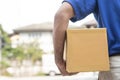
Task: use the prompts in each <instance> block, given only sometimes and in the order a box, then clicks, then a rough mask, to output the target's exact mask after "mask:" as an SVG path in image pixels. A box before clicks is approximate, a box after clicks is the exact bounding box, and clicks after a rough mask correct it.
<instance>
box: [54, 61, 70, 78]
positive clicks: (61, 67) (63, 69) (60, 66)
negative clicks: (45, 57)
mask: <svg viewBox="0 0 120 80" xmlns="http://www.w3.org/2000/svg"><path fill="white" fill-rule="evenodd" d="M56 64H57V67H58V69H59V70H60V72H61V74H62V75H63V76H68V75H70V74H69V73H68V72H67V71H66V62H65V61H63V62H61V63H59V62H58V63H56Z"/></svg>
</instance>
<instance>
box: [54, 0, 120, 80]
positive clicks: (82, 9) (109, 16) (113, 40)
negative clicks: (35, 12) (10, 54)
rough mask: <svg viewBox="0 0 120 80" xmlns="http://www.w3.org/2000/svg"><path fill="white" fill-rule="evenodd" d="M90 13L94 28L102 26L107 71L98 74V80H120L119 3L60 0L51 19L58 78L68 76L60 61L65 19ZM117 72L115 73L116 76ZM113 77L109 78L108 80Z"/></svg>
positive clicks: (112, 0)
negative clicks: (106, 35)
mask: <svg viewBox="0 0 120 80" xmlns="http://www.w3.org/2000/svg"><path fill="white" fill-rule="evenodd" d="M90 13H93V14H94V16H95V18H96V20H97V22H98V24H99V25H98V27H100V28H102V27H106V28H107V32H108V33H107V34H108V47H109V56H110V64H111V71H110V72H100V74H99V80H120V77H119V75H120V0H64V1H63V4H62V6H61V7H60V8H59V10H58V11H57V13H56V15H55V19H54V31H53V33H54V36H53V39H54V49H55V50H54V51H55V62H56V65H57V66H58V68H59V70H60V72H61V73H62V75H70V73H68V72H67V71H66V69H65V66H66V65H65V61H64V59H63V50H64V42H65V38H66V35H65V34H66V33H65V31H66V29H67V26H68V24H69V20H71V21H73V22H75V21H78V20H81V19H83V18H84V17H86V16H87V15H89V14H90ZM117 71H118V72H119V73H117ZM112 78H113V79H112Z"/></svg>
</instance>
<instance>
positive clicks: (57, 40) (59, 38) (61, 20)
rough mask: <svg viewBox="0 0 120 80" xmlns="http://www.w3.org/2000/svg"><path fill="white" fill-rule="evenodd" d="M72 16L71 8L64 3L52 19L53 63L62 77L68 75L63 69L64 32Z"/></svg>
mask: <svg viewBox="0 0 120 80" xmlns="http://www.w3.org/2000/svg"><path fill="white" fill-rule="evenodd" d="M73 16H74V12H73V8H72V6H71V5H70V4H69V3H67V2H64V3H63V4H62V6H61V7H60V9H59V10H58V11H57V13H56V14H55V18H54V30H53V40H54V53H55V63H56V65H57V66H58V68H59V70H60V72H61V74H62V75H69V73H68V72H67V71H66V68H65V67H66V65H65V61H64V59H63V51H64V42H65V32H66V29H67V27H68V23H69V19H70V18H71V17H73Z"/></svg>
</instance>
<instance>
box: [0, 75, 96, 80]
mask: <svg viewBox="0 0 120 80" xmlns="http://www.w3.org/2000/svg"><path fill="white" fill-rule="evenodd" d="M0 80H97V76H96V75H82V76H81V75H74V76H39V77H2V76H1V77H0Z"/></svg>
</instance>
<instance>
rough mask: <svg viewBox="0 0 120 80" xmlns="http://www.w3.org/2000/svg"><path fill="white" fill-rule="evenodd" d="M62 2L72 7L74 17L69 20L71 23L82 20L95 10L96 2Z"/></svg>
mask: <svg viewBox="0 0 120 80" xmlns="http://www.w3.org/2000/svg"><path fill="white" fill-rule="evenodd" d="M63 2H68V3H69V4H70V5H71V6H72V7H73V10H74V14H75V15H74V17H72V18H71V21H72V22H76V21H78V20H81V19H83V18H84V17H86V16H87V15H89V14H90V13H92V12H94V11H95V8H96V0H64V1H63Z"/></svg>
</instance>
